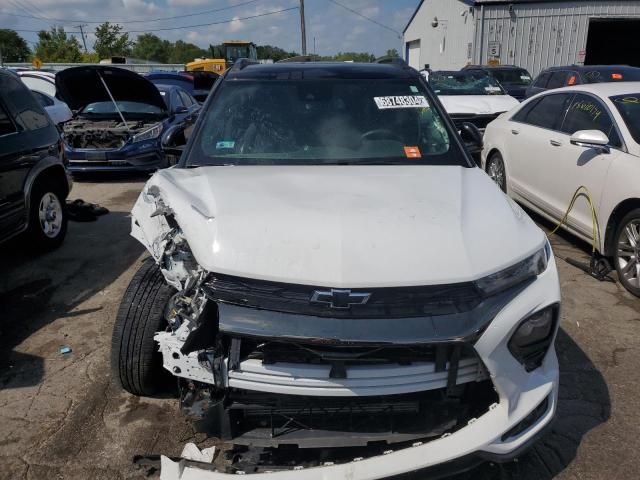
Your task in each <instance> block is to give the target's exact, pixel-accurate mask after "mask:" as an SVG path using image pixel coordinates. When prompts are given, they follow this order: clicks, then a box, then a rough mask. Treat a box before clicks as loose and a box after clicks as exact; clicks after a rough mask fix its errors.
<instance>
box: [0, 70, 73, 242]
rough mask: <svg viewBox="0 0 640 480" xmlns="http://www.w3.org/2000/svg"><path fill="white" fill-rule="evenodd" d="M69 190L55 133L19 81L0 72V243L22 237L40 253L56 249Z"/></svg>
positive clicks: (62, 232)
mask: <svg viewBox="0 0 640 480" xmlns="http://www.w3.org/2000/svg"><path fill="white" fill-rule="evenodd" d="M70 190H71V179H70V177H69V176H68V174H67V169H66V159H65V156H64V148H63V144H62V139H61V137H60V132H59V131H58V129H57V128H56V126H55V125H54V123H53V122H52V121H51V119H50V118H49V116H48V115H47V114H46V112H45V111H44V110H43V108H42V107H41V106H40V104H39V103H38V101H37V100H36V98H35V97H34V96H33V94H32V93H31V92H30V91H29V89H28V88H27V87H26V86H25V85H24V84H23V83H22V82H21V81H20V78H19V77H18V76H17V75H15V74H14V73H13V72H11V71H9V70H3V69H0V242H3V241H5V240H7V239H9V238H11V237H14V236H16V235H18V234H20V233H23V232H24V233H25V234H26V236H27V237H28V240H29V241H30V242H31V244H32V245H33V246H34V247H35V248H37V249H39V250H51V249H53V248H56V247H58V246H59V245H60V244H61V243H62V241H63V240H64V237H65V234H66V232H67V216H66V214H65V210H64V205H65V199H66V198H67V195H68V194H69V191H70Z"/></svg>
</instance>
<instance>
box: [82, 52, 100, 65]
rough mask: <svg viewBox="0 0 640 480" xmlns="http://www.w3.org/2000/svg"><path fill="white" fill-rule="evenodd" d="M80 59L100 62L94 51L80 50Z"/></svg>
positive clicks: (88, 61) (83, 61)
mask: <svg viewBox="0 0 640 480" xmlns="http://www.w3.org/2000/svg"><path fill="white" fill-rule="evenodd" d="M80 61H81V62H82V63H98V62H100V57H99V56H98V54H97V53H96V52H82V53H81V54H80Z"/></svg>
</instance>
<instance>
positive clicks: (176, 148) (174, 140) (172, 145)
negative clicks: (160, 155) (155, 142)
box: [160, 124, 187, 157]
mask: <svg viewBox="0 0 640 480" xmlns="http://www.w3.org/2000/svg"><path fill="white" fill-rule="evenodd" d="M185 128H186V125H184V124H181V125H172V126H171V127H169V128H168V129H167V131H166V132H164V133H163V134H162V138H161V139H160V145H161V146H162V151H163V152H164V153H165V154H168V155H175V156H178V157H179V156H180V155H182V150H184V146H185V145H186V143H187V140H186V138H185V136H184V130H185Z"/></svg>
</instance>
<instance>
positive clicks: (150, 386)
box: [111, 258, 177, 396]
mask: <svg viewBox="0 0 640 480" xmlns="http://www.w3.org/2000/svg"><path fill="white" fill-rule="evenodd" d="M175 292H176V291H175V289H173V287H171V286H169V285H167V283H166V281H165V279H164V277H163V275H162V272H160V269H159V268H158V266H157V265H156V264H155V263H154V262H153V259H152V258H147V259H146V260H145V261H144V262H143V264H142V266H141V267H140V268H139V269H138V271H137V272H136V274H135V275H134V276H133V278H132V279H131V283H129V286H128V287H127V290H126V291H125V293H124V296H123V297H122V302H121V303H120V309H119V310H118V314H117V316H116V322H115V325H114V327H113V337H112V339H111V372H112V375H113V377H114V378H115V379H116V381H118V383H119V384H120V385H121V386H122V388H123V389H124V390H126V391H127V392H129V393H132V394H133V395H137V396H156V395H158V394H165V393H175V391H176V385H177V382H176V381H175V379H174V378H173V376H172V375H171V374H170V373H169V372H167V371H166V370H165V369H164V367H163V364H162V354H161V353H160V352H159V351H158V347H157V345H156V342H155V340H154V339H153V336H154V334H155V333H156V332H159V331H163V330H165V329H166V328H167V321H166V319H165V309H166V308H167V305H168V304H169V301H170V300H171V297H172V296H173V295H174V294H175Z"/></svg>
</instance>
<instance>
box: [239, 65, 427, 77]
mask: <svg viewBox="0 0 640 480" xmlns="http://www.w3.org/2000/svg"><path fill="white" fill-rule="evenodd" d="M418 75H419V74H418V72H416V71H415V70H414V69H412V68H410V67H408V66H406V65H399V64H389V63H387V64H385V63H349V62H284V63H272V64H257V65H256V64H252V65H247V66H246V67H245V68H243V69H236V68H231V69H229V71H228V74H227V79H229V80H234V79H236V80H251V79H253V80H303V79H305V78H306V79H392V78H415V77H416V76H418Z"/></svg>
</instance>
